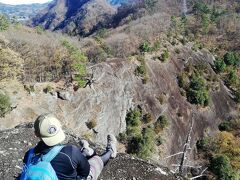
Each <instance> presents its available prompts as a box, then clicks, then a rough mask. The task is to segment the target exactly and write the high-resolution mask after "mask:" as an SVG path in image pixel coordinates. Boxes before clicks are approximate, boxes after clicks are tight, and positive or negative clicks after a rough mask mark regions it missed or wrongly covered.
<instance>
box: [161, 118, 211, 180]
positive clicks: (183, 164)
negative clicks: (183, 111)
mask: <svg viewBox="0 0 240 180" xmlns="http://www.w3.org/2000/svg"><path fill="white" fill-rule="evenodd" d="M193 124H194V120H193V117H192V118H191V125H190V128H189V131H188V134H187V138H186V141H185V143H184V145H183V150H182V151H181V152H177V153H175V154H173V155H170V156H167V157H166V158H165V159H168V158H171V157H174V156H178V155H181V158H180V162H179V163H177V164H172V166H174V167H176V169H175V170H174V172H175V173H179V174H180V175H182V176H185V175H186V168H189V167H190V168H196V169H201V168H202V166H196V165H191V164H190V163H189V161H188V156H189V154H190V151H191V149H192V148H191V139H192V132H193ZM206 170H207V168H205V169H204V170H203V171H202V172H201V173H200V174H199V175H198V176H195V177H192V178H190V180H193V179H196V178H199V177H202V176H206V175H205V174H203V173H204V172H205V171H206Z"/></svg>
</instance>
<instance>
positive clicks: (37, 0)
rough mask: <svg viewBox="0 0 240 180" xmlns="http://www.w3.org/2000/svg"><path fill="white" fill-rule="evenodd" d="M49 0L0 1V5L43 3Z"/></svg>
mask: <svg viewBox="0 0 240 180" xmlns="http://www.w3.org/2000/svg"><path fill="white" fill-rule="evenodd" d="M48 1H51V0H0V2H1V3H5V4H13V5H16V4H31V3H45V2H48Z"/></svg>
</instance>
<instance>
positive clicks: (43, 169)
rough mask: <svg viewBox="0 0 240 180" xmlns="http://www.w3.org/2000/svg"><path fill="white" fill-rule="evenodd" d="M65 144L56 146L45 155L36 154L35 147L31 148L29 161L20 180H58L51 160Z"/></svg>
mask: <svg viewBox="0 0 240 180" xmlns="http://www.w3.org/2000/svg"><path fill="white" fill-rule="evenodd" d="M63 147H64V146H54V147H53V148H52V149H51V150H50V151H49V152H48V153H47V154H45V155H34V148H32V149H30V150H29V153H28V157H27V163H26V164H25V165H24V167H23V171H22V174H21V177H20V180H58V177H57V175H56V172H55V170H54V169H53V167H52V165H51V163H50V162H51V161H52V160H53V158H55V157H56V155H57V154H58V153H59V152H60V151H61V149H62V148H63Z"/></svg>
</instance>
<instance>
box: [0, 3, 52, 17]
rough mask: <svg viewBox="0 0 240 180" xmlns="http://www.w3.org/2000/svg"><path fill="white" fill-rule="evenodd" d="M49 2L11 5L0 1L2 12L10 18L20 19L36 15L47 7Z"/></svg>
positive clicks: (0, 10)
mask: <svg viewBox="0 0 240 180" xmlns="http://www.w3.org/2000/svg"><path fill="white" fill-rule="evenodd" d="M47 6H48V3H45V4H29V5H9V4H3V3H0V13H3V14H6V15H7V16H9V17H10V18H16V19H18V20H28V19H29V18H31V17H33V16H35V15H36V14H37V13H38V12H39V11H41V10H42V9H44V8H47Z"/></svg>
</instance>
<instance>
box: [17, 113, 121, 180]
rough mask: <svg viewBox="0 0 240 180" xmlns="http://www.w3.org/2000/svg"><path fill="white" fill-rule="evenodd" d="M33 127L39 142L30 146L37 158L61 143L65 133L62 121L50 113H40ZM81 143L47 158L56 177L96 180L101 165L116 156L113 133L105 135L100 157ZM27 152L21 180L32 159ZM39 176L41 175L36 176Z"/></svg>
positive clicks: (64, 179)
mask: <svg viewBox="0 0 240 180" xmlns="http://www.w3.org/2000/svg"><path fill="white" fill-rule="evenodd" d="M34 130H35V135H36V136H37V137H38V138H40V142H39V143H38V144H37V146H36V147H35V148H33V149H32V151H33V154H34V155H33V156H34V157H39V158H38V159H40V158H41V157H42V156H44V155H46V154H48V153H49V152H50V151H51V149H53V148H54V147H56V146H60V144H61V143H62V142H63V141H64V140H65V133H64V132H63V130H62V127H61V123H60V122H59V120H58V119H57V118H56V117H55V116H54V115H52V114H43V115H40V116H39V117H38V118H37V119H36V121H35V122H34ZM81 145H82V148H81V149H80V148H78V147H77V146H75V145H69V144H67V145H63V146H62V148H61V149H60V150H59V153H57V155H55V156H54V158H52V160H51V161H50V164H51V166H52V168H53V169H54V171H55V173H56V176H57V178H58V179H59V180H67V179H79V180H86V179H87V180H97V178H98V176H99V175H100V173H101V171H102V170H103V167H104V165H106V163H107V162H108V161H109V159H110V158H115V157H116V155H117V149H116V146H117V140H116V138H115V136H114V135H108V136H107V146H106V151H105V153H103V154H102V155H101V156H98V155H96V153H95V151H94V150H93V149H92V148H90V147H89V143H88V142H87V141H86V140H82V141H81ZM30 154H31V150H29V151H28V152H27V153H26V154H25V156H24V160H23V162H24V165H25V166H24V167H25V168H23V172H22V175H21V177H20V179H24V176H26V172H27V171H29V170H28V168H29V163H31V161H33V159H34V158H33V157H32V156H31V155H30ZM30 156H31V157H30ZM29 157H30V158H29ZM29 159H30V160H29ZM35 159H36V158H35ZM42 159H43V158H42ZM39 161H41V160H38V162H39ZM25 179H26V178H25ZM40 179H41V177H39V180H40Z"/></svg>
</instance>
